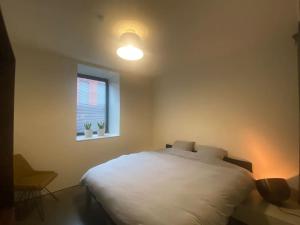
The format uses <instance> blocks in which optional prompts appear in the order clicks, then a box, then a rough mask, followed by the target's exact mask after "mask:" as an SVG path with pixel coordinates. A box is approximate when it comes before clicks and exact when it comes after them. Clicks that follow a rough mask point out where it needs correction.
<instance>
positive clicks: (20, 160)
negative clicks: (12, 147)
mask: <svg viewBox="0 0 300 225" xmlns="http://www.w3.org/2000/svg"><path fill="white" fill-rule="evenodd" d="M33 172H34V170H33V169H32V167H31V166H30V165H29V163H28V162H27V161H26V159H25V158H24V157H23V156H22V155H21V154H16V155H14V179H15V180H16V179H18V178H22V177H24V176H29V175H31V174H33Z"/></svg>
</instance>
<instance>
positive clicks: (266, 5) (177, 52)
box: [0, 0, 297, 75]
mask: <svg viewBox="0 0 300 225" xmlns="http://www.w3.org/2000/svg"><path fill="white" fill-rule="evenodd" d="M0 5H1V7H2V11H3V14H4V17H5V20H6V23H7V27H8V31H9V34H10V36H11V39H12V41H13V42H14V43H22V44H25V45H30V46H33V47H38V48H41V49H47V50H50V51H54V52H58V53H60V54H63V55H66V56H70V57H73V58H76V59H79V60H82V61H86V62H90V63H94V64H98V65H102V66H105V67H109V68H113V69H117V70H125V71H131V72H134V73H137V74H144V75H156V74H160V73H162V71H168V68H169V67H170V66H176V65H178V64H182V63H184V62H185V63H187V65H192V66H198V65H199V61H201V60H209V59H212V58H213V59H216V58H218V57H226V56H227V55H229V54H231V55H232V54H238V53H239V52H241V51H245V48H247V49H249V50H251V49H257V47H261V46H265V45H268V43H270V42H272V41H274V39H278V38H283V37H284V36H286V35H292V33H293V32H294V31H295V30H296V25H297V23H296V15H297V0H289V1H287V2H285V3H284V4H282V0H264V1H261V0H255V1H254V0H243V1H241V0H226V1H224V0H185V1H183V0H148V1H146V0H51V1H50V0H26V1H25V0H0ZM283 5H284V7H283ZM293 7H294V10H295V12H294V15H291V16H290V17H289V18H288V19H286V18H285V19H284V20H282V19H281V17H280V15H281V14H282V15H288V14H291V10H293ZM99 15H101V16H103V18H101V16H100V18H99ZM282 23H286V25H284V26H282ZM278 27H286V31H282V30H281V31H280V32H279V31H278V30H277V29H278ZM127 28H134V29H136V31H137V32H138V33H139V34H140V35H141V36H142V38H143V40H144V51H145V57H144V58H143V59H142V60H141V61H137V62H127V61H123V60H121V59H119V58H118V57H117V55H116V54H115V51H116V48H117V46H118V38H119V36H120V34H121V33H122V32H124V29H127Z"/></svg>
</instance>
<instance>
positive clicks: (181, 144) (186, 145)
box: [173, 141, 195, 152]
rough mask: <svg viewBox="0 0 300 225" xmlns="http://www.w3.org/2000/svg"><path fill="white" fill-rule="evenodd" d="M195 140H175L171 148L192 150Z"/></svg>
mask: <svg viewBox="0 0 300 225" xmlns="http://www.w3.org/2000/svg"><path fill="white" fill-rule="evenodd" d="M194 147H195V142H193V141H175V142H174V144H173V149H179V150H185V151H190V152H192V151H194Z"/></svg>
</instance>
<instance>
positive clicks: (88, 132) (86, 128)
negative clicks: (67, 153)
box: [84, 123, 93, 138]
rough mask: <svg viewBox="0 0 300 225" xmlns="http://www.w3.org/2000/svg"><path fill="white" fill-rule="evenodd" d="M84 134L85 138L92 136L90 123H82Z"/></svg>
mask: <svg viewBox="0 0 300 225" xmlns="http://www.w3.org/2000/svg"><path fill="white" fill-rule="evenodd" d="M84 136H85V137H86V138H91V137H93V130H92V123H85V124H84Z"/></svg>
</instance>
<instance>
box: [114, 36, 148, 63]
mask: <svg viewBox="0 0 300 225" xmlns="http://www.w3.org/2000/svg"><path fill="white" fill-rule="evenodd" d="M140 46H141V39H140V37H139V36H138V35H137V34H135V33H134V32H126V33H124V34H122V36H121V38H120V47H119V48H118V49H117V55H118V56H119V57H121V58H122V59H125V60H129V61H136V60H139V59H141V58H143V56H144V52H143V50H142V49H141V48H140Z"/></svg>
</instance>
